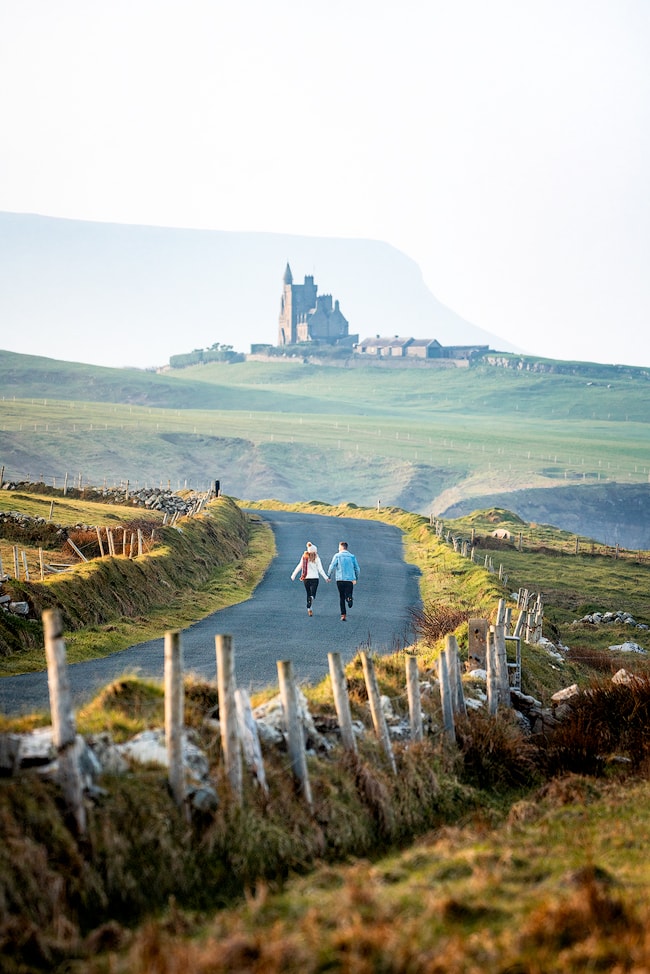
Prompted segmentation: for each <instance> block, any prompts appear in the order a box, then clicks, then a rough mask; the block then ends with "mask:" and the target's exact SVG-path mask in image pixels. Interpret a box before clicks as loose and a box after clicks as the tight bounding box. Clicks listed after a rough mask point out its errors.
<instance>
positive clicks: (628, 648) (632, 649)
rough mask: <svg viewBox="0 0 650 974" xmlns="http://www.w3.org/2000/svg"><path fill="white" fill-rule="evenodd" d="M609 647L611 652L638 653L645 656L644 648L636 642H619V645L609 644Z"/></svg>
mask: <svg viewBox="0 0 650 974" xmlns="http://www.w3.org/2000/svg"><path fill="white" fill-rule="evenodd" d="M609 649H610V650H611V651H612V652H613V653H640V654H641V655H642V656H646V655H647V653H646V650H645V649H644V648H643V647H642V646H639V644H638V643H621V644H620V645H619V646H610V647H609Z"/></svg>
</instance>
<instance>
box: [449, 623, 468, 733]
mask: <svg viewBox="0 0 650 974" xmlns="http://www.w3.org/2000/svg"><path fill="white" fill-rule="evenodd" d="M445 650H446V653H447V669H448V670H449V682H450V685H451V701H452V706H453V709H454V713H455V714H460V716H461V717H467V707H466V706H465V694H464V692H463V679H462V676H461V672H460V650H459V649H458V642H457V640H456V637H455V636H454V635H453V633H447V635H446V636H445Z"/></svg>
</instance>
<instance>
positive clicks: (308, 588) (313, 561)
mask: <svg viewBox="0 0 650 974" xmlns="http://www.w3.org/2000/svg"><path fill="white" fill-rule="evenodd" d="M298 572H300V580H301V582H303V583H304V586H305V592H306V594H307V615H310V616H311V615H313V614H314V613H313V611H312V605H313V603H314V599H315V598H316V590H317V589H318V581H319V579H318V576H319V575H321V576H322V577H323V578H324V579H325V581H326V582H329V578H328V577H327V575H326V574H325V572H324V571H323V566H322V564H321V560H320V558H319V555H318V548H317V547H316V545H315V544H312V543H311V541H308V542H307V545H306V548H305V551H304V552H303V555H302V558H301V559H300V561H299V562H298V564H297V565H296V567H295V568H294V570H293V572H292V573H291V581H292V582H293V581H295V579H296V576H297V574H298Z"/></svg>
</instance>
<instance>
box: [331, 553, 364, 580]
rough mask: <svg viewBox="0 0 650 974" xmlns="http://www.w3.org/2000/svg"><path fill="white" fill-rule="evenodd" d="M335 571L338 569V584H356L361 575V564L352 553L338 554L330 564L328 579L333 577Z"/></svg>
mask: <svg viewBox="0 0 650 974" xmlns="http://www.w3.org/2000/svg"><path fill="white" fill-rule="evenodd" d="M334 569H336V576H335V577H336V581H337V582H356V581H357V579H358V578H359V575H360V574H361V572H360V571H359V562H358V561H357V559H356V558H355V557H354V555H353V554H352V552H351V551H337V552H336V554H335V555H334V557H333V558H332V560H331V562H330V567H329V568H328V569H327V575H328V577H329V576H331V574H332V571H333V570H334Z"/></svg>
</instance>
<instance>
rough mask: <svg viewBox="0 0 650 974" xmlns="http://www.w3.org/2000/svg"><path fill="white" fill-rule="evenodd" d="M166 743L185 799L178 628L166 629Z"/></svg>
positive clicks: (171, 775) (177, 797)
mask: <svg viewBox="0 0 650 974" xmlns="http://www.w3.org/2000/svg"><path fill="white" fill-rule="evenodd" d="M164 683H165V743H166V745H167V760H168V763H169V772H168V780H169V787H170V788H171V792H172V795H173V797H174V801H175V802H176V804H177V805H179V806H181V805H182V804H183V802H184V801H185V773H184V770H183V721H184V703H185V701H184V697H183V661H182V654H181V634H180V632H179V631H178V630H171V631H169V632H166V633H165V681H164Z"/></svg>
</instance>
